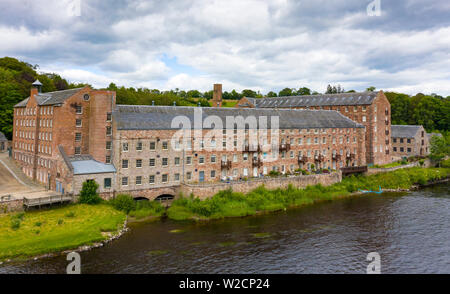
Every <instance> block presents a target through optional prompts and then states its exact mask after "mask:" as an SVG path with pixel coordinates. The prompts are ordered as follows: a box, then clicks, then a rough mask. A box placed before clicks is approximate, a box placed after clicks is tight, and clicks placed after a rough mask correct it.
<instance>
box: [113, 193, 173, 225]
mask: <svg viewBox="0 0 450 294" xmlns="http://www.w3.org/2000/svg"><path fill="white" fill-rule="evenodd" d="M108 203H109V204H111V205H112V206H113V207H114V208H115V209H117V210H120V211H123V212H125V213H126V214H127V215H129V216H130V217H133V218H135V219H143V218H145V217H149V216H155V217H159V216H161V215H162V214H163V213H164V207H163V206H162V205H161V203H159V202H157V201H145V200H141V201H136V200H134V199H133V197H131V196H130V195H128V194H119V195H117V196H116V197H115V198H114V199H111V200H109V201H108Z"/></svg>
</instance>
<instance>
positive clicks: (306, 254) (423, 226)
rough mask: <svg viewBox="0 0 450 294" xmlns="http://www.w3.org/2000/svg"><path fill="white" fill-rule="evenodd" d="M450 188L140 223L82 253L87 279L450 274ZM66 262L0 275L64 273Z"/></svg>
mask: <svg viewBox="0 0 450 294" xmlns="http://www.w3.org/2000/svg"><path fill="white" fill-rule="evenodd" d="M449 192H450V185H449V184H442V185H436V186H433V187H428V188H425V189H421V190H419V191H414V192H411V193H383V194H381V195H366V196H360V197H353V198H347V199H342V200H336V201H333V202H327V203H321V204H316V205H312V206H307V207H303V208H298V209H290V210H287V211H285V212H279V213H273V214H267V215H260V216H254V217H247V218H238V219H226V220H220V221H211V222H205V223H192V222H182V223H180V222H174V221H169V220H167V221H158V222H153V223H136V224H132V225H131V230H130V231H129V232H128V233H126V234H125V235H124V236H123V237H122V238H120V239H119V240H116V241H114V242H112V243H110V244H108V245H106V246H105V247H103V248H99V249H94V250H92V251H88V252H82V253H81V271H82V273H365V272H366V268H367V265H368V263H369V262H368V261H366V257H367V254H368V253H369V252H378V253H379V254H380V257H381V272H382V273H450V227H449V224H450V193H449ZM67 263H68V262H67V261H66V259H65V257H64V256H58V257H52V258H46V259H42V260H37V261H26V262H18V263H9V264H5V265H3V266H0V273H64V272H65V268H66V266H67Z"/></svg>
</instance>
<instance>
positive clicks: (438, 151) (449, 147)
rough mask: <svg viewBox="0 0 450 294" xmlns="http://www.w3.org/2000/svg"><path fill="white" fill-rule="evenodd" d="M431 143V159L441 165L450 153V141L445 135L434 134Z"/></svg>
mask: <svg viewBox="0 0 450 294" xmlns="http://www.w3.org/2000/svg"><path fill="white" fill-rule="evenodd" d="M430 145H431V152H430V159H431V160H433V161H434V162H436V163H437V164H438V165H440V163H441V161H442V159H444V158H445V157H446V156H448V155H450V142H448V140H447V139H446V137H444V136H442V137H439V136H433V137H431V142H430Z"/></svg>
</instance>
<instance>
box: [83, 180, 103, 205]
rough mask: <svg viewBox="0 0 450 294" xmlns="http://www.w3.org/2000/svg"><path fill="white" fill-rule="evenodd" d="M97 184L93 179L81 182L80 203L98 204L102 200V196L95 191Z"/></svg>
mask: <svg viewBox="0 0 450 294" xmlns="http://www.w3.org/2000/svg"><path fill="white" fill-rule="evenodd" d="M97 189H98V184H97V183H96V182H95V181H93V180H92V181H86V182H84V183H83V187H82V188H81V192H80V199H79V202H80V203H84V204H98V203H100V202H101V201H102V198H100V196H99V195H98V193H97Z"/></svg>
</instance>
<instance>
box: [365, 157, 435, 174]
mask: <svg viewBox="0 0 450 294" xmlns="http://www.w3.org/2000/svg"><path fill="white" fill-rule="evenodd" d="M415 166H420V163H419V162H418V161H416V162H412V163H409V164H405V165H399V166H394V167H389V168H369V169H367V173H365V174H366V175H373V174H378V173H386V172H391V171H394V170H398V169H402V168H410V167H415ZM423 167H431V161H430V160H429V159H425V162H424V164H423Z"/></svg>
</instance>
